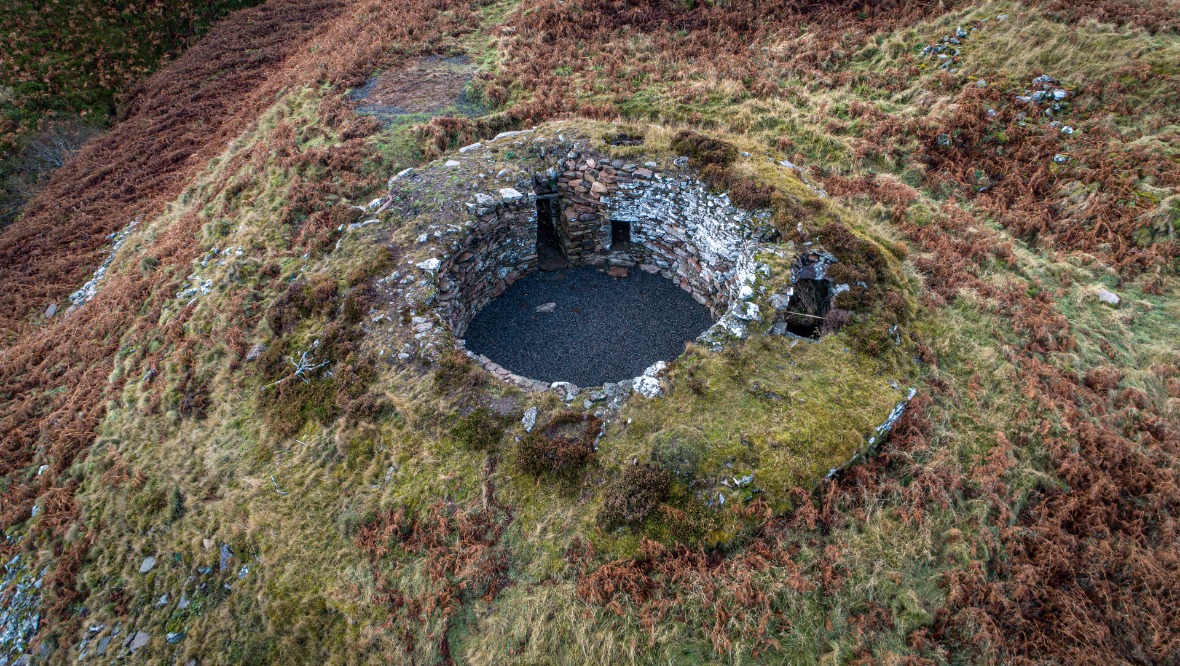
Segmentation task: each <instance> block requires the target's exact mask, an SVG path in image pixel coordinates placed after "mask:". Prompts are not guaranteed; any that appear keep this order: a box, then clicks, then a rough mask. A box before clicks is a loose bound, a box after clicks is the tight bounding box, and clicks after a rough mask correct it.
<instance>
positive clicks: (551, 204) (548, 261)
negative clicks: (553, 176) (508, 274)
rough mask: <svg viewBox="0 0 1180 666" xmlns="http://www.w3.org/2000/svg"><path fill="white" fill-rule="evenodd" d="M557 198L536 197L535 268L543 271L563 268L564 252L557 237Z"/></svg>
mask: <svg viewBox="0 0 1180 666" xmlns="http://www.w3.org/2000/svg"><path fill="white" fill-rule="evenodd" d="M559 211H560V208H559V207H558V204H557V197H555V196H551V197H537V267H538V268H540V269H541V270H543V271H555V270H558V269H561V268H565V266H566V259H565V252H564V251H563V249H562V247H561V239H560V238H559V237H558V235H557V216H558V214H559Z"/></svg>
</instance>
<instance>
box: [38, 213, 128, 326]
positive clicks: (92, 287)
mask: <svg viewBox="0 0 1180 666" xmlns="http://www.w3.org/2000/svg"><path fill="white" fill-rule="evenodd" d="M137 224H139V218H136V219H134V220H132V221H131V223H130V224H128V225H127V226H125V227H123V228H122V229H120V230H119V231H116V232H115V233H113V234H111V235H109V236H107V240H109V241H111V252H110V254H108V255H107V258H106V259H104V260H103V262H102V264H101V265H99V267H98V268H97V269H96V270H95V271H94V275H93V276H92V277H91V278H90V279H89V280H87V281H86V284H84V285H82V288H81V289H79V290H78V291H75V292H74V293H72V294H70V295H69V299H70V303H71V304H72V305H70V308H69V310H68V311H67V312H66V314H69V312H70V311H73V310H74V309H75V308H79V307H81V306H83V305H85V304H86V303H87V302H88V301H90V299H92V298H94V296H95V295H96V294H97V293H98V286H99V283H100V282H101V281H102V278H103V276H104V275H106V273H107V269H108V268H110V266H111V262H112V261H114V259H115V253H116V252H118V251H119V248H121V247H123V243H125V242H127V238H128V237H130V236H131V232H132V231H134V230H135V225H137ZM56 311H57V308H54V312H55V313H56ZM50 316H51V315H50Z"/></svg>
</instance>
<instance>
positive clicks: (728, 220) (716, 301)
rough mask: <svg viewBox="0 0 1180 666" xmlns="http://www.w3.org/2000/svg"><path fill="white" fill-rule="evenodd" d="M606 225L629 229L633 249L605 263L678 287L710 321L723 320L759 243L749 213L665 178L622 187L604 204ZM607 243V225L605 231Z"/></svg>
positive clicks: (685, 181)
mask: <svg viewBox="0 0 1180 666" xmlns="http://www.w3.org/2000/svg"><path fill="white" fill-rule="evenodd" d="M606 214H607V217H608V218H609V220H619V221H626V222H630V223H631V241H632V242H631V243H630V244H629V245H628V246H626V247H620V248H614V247H612V248H611V249H610V251H609V252H608V257H609V261H610V263H611V264H612V265H617V266H638V267H639V268H640V269H643V270H646V271H648V272H650V273H657V272H658V273H659V274H660V275H662V276H663V277H665V278H667V279H669V280H672V281H674V282H677V283H678V284H679V285H680V287H681V288H682V289H684V290H685V291H688V292H690V293H691V294H692V295H693V298H695V299H696V300H697V302H698V303H701V304H703V305H706V306H708V307H709V309H710V310H711V311H712V313H713V316H714V317H719V316H721V313H723V312H724V311H725V310H726V308H728V307H729V303H730V302H731V301H732V299H733V297H734V295H735V293H736V291H737V290H738V289H740V287H741V285H742V284H744V281H743V277H744V276H743V269H745V270H747V271H748V270H749V267H750V266H751V265H752V263H753V261H752V258H753V255H754V251H755V249H756V247H757V242H756V241H754V240H753V239H752V234H751V229H752V228H754V225H753V224H752V221H753V216H752V215H751V213H749V212H747V211H744V210H740V209H738V208H735V207H734V206H733V205H731V204H730V203H729V198H728V197H727V196H725V195H724V194H722V195H714V194H711V193H710V192H708V191H707V190H706V188H705V186H704V185H703V184H702V183H700V182H699V181H696V180H693V179H689V178H663V177H661V176H660V175H659V174H654V175H653V177H652V179H651V180H646V181H638V182H631V183H625V184H622V185H620V187H619V191H618V192H617V193H616V194H615V195H613V196H610V197H608V198H607V200H606ZM607 233H608V236H607V238H609V222H608V227H607Z"/></svg>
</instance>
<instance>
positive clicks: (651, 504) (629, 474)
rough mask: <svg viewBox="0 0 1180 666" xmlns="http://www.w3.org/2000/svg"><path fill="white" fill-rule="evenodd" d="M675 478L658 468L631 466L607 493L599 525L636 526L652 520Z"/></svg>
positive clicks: (599, 516) (599, 517)
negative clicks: (650, 518) (647, 519)
mask: <svg viewBox="0 0 1180 666" xmlns="http://www.w3.org/2000/svg"><path fill="white" fill-rule="evenodd" d="M671 482H672V475H671V474H669V473H668V472H666V471H664V470H662V469H660V468H659V467H657V466H656V465H632V466H631V467H628V468H626V469H625V470H623V474H622V475H621V476H620V477H619V479H618V480H617V481H616V482H615V484H614V485H613V486H611V488H610V489H609V490H607V492H606V496H605V497H604V498H603V501H602V510H601V511H599V513H598V522H599V523H600V524H601V525H602V526H603V527H606V528H608V529H609V528H612V527H617V526H619V525H634V524H637V523H640V522H642V521H643V520H644V519H645V518H647V517H648V516H650V515H651V514H652V513H653V512H654V511H655V510H656V509H657V508H658V507H659V505H660V502H662V501H664V499H665V498H667V496H668V491H669V489H670V487H671Z"/></svg>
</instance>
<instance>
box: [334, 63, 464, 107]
mask: <svg viewBox="0 0 1180 666" xmlns="http://www.w3.org/2000/svg"><path fill="white" fill-rule="evenodd" d="M474 73H475V68H474V67H473V66H472V65H471V64H470V62H469V61H468V59H467V58H466V57H462V56H460V57H453V58H444V57H441V56H430V57H426V58H421V59H418V60H414V61H411V62H410V63H409V64H407V65H406V66H404V67H399V68H396V69H390V70H386V71H384V72H381V73H380V74H378V75H376V76H374V77H372V78H370V79H369V80H368V81H367V82H365V84H364V85H363V86H360V87H359V88H356V89H355V90H353V91H352V92H351V93H350V94H349V99H350V100H351V101H352V102H353V103H354V104H356V110H357V112H358V113H362V114H366V115H371V116H374V117H376V118H377V119H379V120H381V121H382V122H385V123H389V122H392V121H394V120H395V119H397V118H399V117H401V116H406V115H414V114H430V115H466V116H477V115H480V114H482V113H484V109H483V107H482V106H480V105H479V104H478V103H476V102H474V101H472V100H470V99H468V97H467V94H466V87H467V83H468V82H469V81H471V77H472V76H473V75H474Z"/></svg>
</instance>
